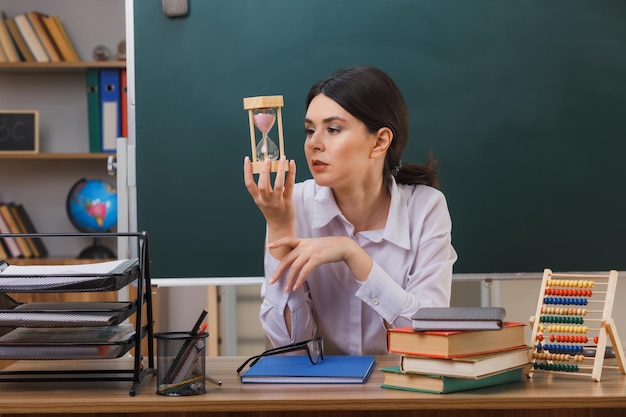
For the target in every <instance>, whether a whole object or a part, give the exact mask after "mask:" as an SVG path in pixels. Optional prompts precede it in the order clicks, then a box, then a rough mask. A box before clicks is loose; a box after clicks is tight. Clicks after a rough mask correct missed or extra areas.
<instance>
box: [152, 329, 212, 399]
mask: <svg viewBox="0 0 626 417" xmlns="http://www.w3.org/2000/svg"><path fill="white" fill-rule="evenodd" d="M208 336H209V334H208V333H198V334H190V333H188V332H161V333H155V334H154V338H155V339H156V342H157V391H156V392H157V394H160V395H169V396H185V395H199V394H206V379H205V370H206V369H205V368H206V338H207V337H208Z"/></svg>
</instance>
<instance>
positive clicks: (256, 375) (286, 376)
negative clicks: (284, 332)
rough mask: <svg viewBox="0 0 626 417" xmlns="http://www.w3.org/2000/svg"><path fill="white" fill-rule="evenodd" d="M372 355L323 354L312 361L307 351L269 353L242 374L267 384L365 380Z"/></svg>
mask: <svg viewBox="0 0 626 417" xmlns="http://www.w3.org/2000/svg"><path fill="white" fill-rule="evenodd" d="M375 363H376V361H375V360H374V357H373V356H342V355H336V356H324V359H323V360H321V361H320V362H319V363H318V364H316V365H313V364H312V363H311V361H310V360H309V357H308V356H306V355H295V356H294V355H289V356H266V357H263V358H261V360H259V361H258V362H257V363H256V364H255V365H254V366H252V367H250V368H249V369H248V370H247V371H245V372H244V373H243V374H241V382H250V383H264V384H286V383H289V384H363V383H365V382H366V381H367V379H368V378H369V376H370V374H371V373H372V369H373V368H374V365H375Z"/></svg>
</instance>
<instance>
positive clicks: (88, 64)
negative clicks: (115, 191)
mask: <svg viewBox="0 0 626 417" xmlns="http://www.w3.org/2000/svg"><path fill="white" fill-rule="evenodd" d="M0 10H2V11H4V12H5V13H6V15H7V17H14V16H16V15H18V14H22V13H28V12H31V11H38V12H41V13H44V14H48V15H58V16H59V17H60V19H61V20H62V22H63V25H64V26H65V28H66V30H67V32H68V34H69V36H70V39H71V40H72V42H73V44H74V46H75V48H76V50H77V52H78V55H79V56H80V58H81V62H57V63H37V62H14V63H0V109H4V110H18V109H22V110H38V111H39V138H40V149H39V153H36V154H2V153H0V201H14V202H19V203H22V204H23V205H24V206H25V208H26V210H27V211H28V213H29V215H30V217H31V218H32V220H33V223H34V224H35V226H36V228H37V230H38V232H41V233H65V232H76V231H77V230H76V229H75V228H74V227H73V226H72V224H71V222H70V220H69V218H68V216H67V213H66V209H65V204H66V198H67V193H68V192H69V190H70V188H71V187H72V185H73V184H75V183H76V182H77V181H78V180H80V179H81V178H88V179H102V180H106V181H108V182H110V183H112V184H116V176H115V175H109V172H108V163H109V158H110V157H115V154H114V153H90V152H89V130H88V129H89V125H88V113H87V94H86V76H87V71H88V69H92V68H95V69H104V68H125V66H126V62H125V61H115V60H114V59H115V54H116V51H117V45H118V43H119V42H120V41H122V40H124V39H125V37H126V33H125V32H126V22H125V4H124V0H110V1H109V0H55V1H54V2H50V1H47V0H23V1H20V2H4V3H3V4H2V5H1V6H0ZM98 45H104V46H106V47H107V48H108V49H109V50H110V51H111V58H110V60H109V61H94V60H93V58H92V50H93V49H94V48H95V47H96V46H98ZM5 179H6V180H5ZM118 210H119V209H118ZM89 242H90V239H89V238H84V239H83V238H77V239H72V240H64V242H63V243H61V244H58V243H57V244H55V243H54V242H49V241H45V240H44V243H45V244H46V246H47V248H48V250H49V252H50V254H49V257H48V260H49V261H50V262H53V263H68V262H72V261H74V260H75V258H76V256H77V255H78V254H79V253H80V251H81V250H82V249H83V248H84V247H86V246H88V245H89ZM103 243H104V244H105V245H106V246H108V247H110V248H113V249H114V251H116V250H115V248H116V240H115V239H111V240H110V241H106V242H103ZM27 261H29V260H19V261H18V260H14V263H18V262H19V263H22V264H23V263H24V262H27ZM32 261H33V262H34V261H35V259H32Z"/></svg>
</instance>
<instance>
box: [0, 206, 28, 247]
mask: <svg viewBox="0 0 626 417" xmlns="http://www.w3.org/2000/svg"><path fill="white" fill-rule="evenodd" d="M12 206H13V203H10V202H9V203H0V215H1V216H2V218H3V219H4V221H5V223H6V224H7V225H8V226H9V230H10V233H23V232H22V229H21V228H20V227H19V225H18V222H17V219H16V218H15V217H14V215H13V211H12V210H11V207H12ZM15 242H16V243H17V245H18V246H19V248H20V256H21V257H23V258H32V257H33V253H32V251H31V249H30V245H29V243H28V241H27V240H26V238H24V237H16V238H15Z"/></svg>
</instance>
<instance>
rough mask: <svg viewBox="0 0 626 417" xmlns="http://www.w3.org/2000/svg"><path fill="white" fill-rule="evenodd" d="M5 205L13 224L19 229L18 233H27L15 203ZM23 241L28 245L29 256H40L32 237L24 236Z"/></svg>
mask: <svg viewBox="0 0 626 417" xmlns="http://www.w3.org/2000/svg"><path fill="white" fill-rule="evenodd" d="M7 206H8V207H9V210H10V211H11V215H12V216H13V220H15V224H16V225H17V228H18V229H19V233H28V230H27V229H26V225H25V224H24V221H23V220H22V216H21V215H20V212H19V210H18V209H17V204H15V203H8V204H7ZM24 241H25V242H26V244H27V246H28V249H29V251H30V254H31V257H33V258H40V257H41V256H40V254H39V249H38V248H37V246H36V245H35V242H34V241H33V238H31V237H24Z"/></svg>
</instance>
